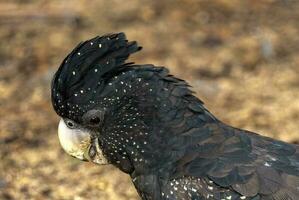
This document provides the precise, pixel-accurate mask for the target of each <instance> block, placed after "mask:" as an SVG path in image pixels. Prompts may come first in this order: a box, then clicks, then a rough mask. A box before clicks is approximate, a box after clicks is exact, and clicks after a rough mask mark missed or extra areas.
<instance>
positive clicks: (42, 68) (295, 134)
mask: <svg viewBox="0 0 299 200" xmlns="http://www.w3.org/2000/svg"><path fill="white" fill-rule="evenodd" d="M298 10H299V1H295V0H250V1H240V0H214V1H210V0H164V1H146V0H140V1H139V0H131V1H122V0H109V1H104V0H99V1H95V0H90V1H83V0H82V1H79V0H78V1H71V0H64V1H60V0H51V1H46V0H39V1H38V0H10V1H3V0H0V106H1V108H0V159H1V161H0V199H1V200H2V199H3V200H11V199H74V200H84V199H103V200H104V199H107V200H108V199H109V200H110V199H111V200H116V199H117V200H124V199H129V200H136V199H138V197H137V194H136V192H135V189H134V188H133V185H132V184H131V182H130V180H129V178H128V177H127V176H126V175H125V174H122V173H121V172H120V171H118V170H117V169H115V168H113V167H111V166H96V165H94V164H91V163H85V162H80V161H77V160H75V159H73V158H71V157H69V156H68V155H67V154H65V153H64V152H63V151H62V149H61V147H60V145H59V142H58V138H57V132H56V130H57V123H58V117H57V116H56V114H55V113H54V111H53V109H52V106H51V102H50V81H51V78H52V76H53V73H54V72H55V71H56V70H57V68H58V66H59V65H60V63H61V62H62V60H63V59H64V57H65V56H66V55H67V53H68V52H69V51H70V50H72V49H73V47H74V46H75V45H76V44H77V43H79V42H80V41H82V40H86V39H89V38H91V37H94V36H96V35H102V34H105V33H110V32H119V31H123V32H125V33H126V34H127V37H128V38H129V39H130V40H137V41H139V43H140V45H142V46H143V47H144V49H143V51H142V52H140V53H138V54H136V55H134V56H133V57H131V58H130V61H135V62H137V63H152V64H155V65H158V66H167V67H168V68H169V69H170V71H171V73H172V74H174V75H176V76H178V77H180V78H183V79H187V80H188V82H189V83H190V84H191V85H192V86H193V87H194V91H196V94H197V96H198V97H199V98H201V99H202V100H203V101H204V102H205V103H206V107H207V108H208V109H209V110H210V111H211V112H212V113H214V114H215V115H216V116H217V117H218V118H219V119H220V120H222V121H224V122H226V123H228V124H231V125H233V126H236V127H239V128H244V129H247V130H251V131H255V132H258V133H260V134H263V135H266V136H271V137H275V138H277V139H281V140H284V141H287V142H296V141H298V140H299V123H298V121H299V23H298V21H299V12H298Z"/></svg>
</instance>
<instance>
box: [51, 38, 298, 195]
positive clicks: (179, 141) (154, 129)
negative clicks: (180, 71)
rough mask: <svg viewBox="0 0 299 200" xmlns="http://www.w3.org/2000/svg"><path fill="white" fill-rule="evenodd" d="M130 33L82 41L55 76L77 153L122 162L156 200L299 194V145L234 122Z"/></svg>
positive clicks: (70, 147)
mask: <svg viewBox="0 0 299 200" xmlns="http://www.w3.org/2000/svg"><path fill="white" fill-rule="evenodd" d="M140 49H141V47H139V46H138V44H137V43H136V42H135V41H133V42H129V41H128V40H127V39H126V36H125V34H124V33H117V34H109V35H105V36H102V37H95V38H93V39H90V40H88V41H85V42H83V43H80V44H79V45H78V46H77V47H76V48H75V49H74V50H73V51H72V52H71V53H70V54H69V55H68V56H67V57H66V58H65V59H64V60H63V62H62V64H61V66H60V67H59V69H58V71H57V72H56V74H55V75H54V78H53V81H52V87H51V90H52V94H51V96H52V104H53V107H54V109H55V111H56V113H57V114H58V115H59V116H60V117H61V120H60V123H59V127H58V135H59V139H60V143H61V145H62V147H63V149H64V150H65V151H66V152H67V153H68V154H70V155H72V156H74V157H76V158H78V159H80V160H86V161H91V162H94V163H97V164H112V165H114V166H116V167H118V168H119V169H120V170H121V171H123V172H125V173H127V174H129V175H130V176H131V179H132V182H133V183H134V185H135V187H136V189H137V191H138V193H139V195H140V197H141V198H142V199H146V200H161V199H170V200H175V199H180V200H189V199H190V200H195V199H198V200H206V199H215V200H235V199H248V200H249V199H250V200H298V199H299V147H298V146H296V145H292V144H288V143H285V142H282V141H277V140H274V139H271V138H268V137H263V136H260V135H258V134H255V133H252V132H249V131H246V130H241V129H237V128H234V127H231V126H229V125H226V124H224V123H223V122H221V121H220V120H218V119H217V118H216V117H215V116H213V115H212V114H211V113H210V112H209V111H208V110H207V109H206V108H205V107H204V105H203V102H202V101H201V100H199V99H198V98H197V97H195V96H194V95H193V92H192V91H191V90H190V86H189V85H188V84H187V83H186V82H185V81H184V80H182V79H179V78H176V77H174V76H172V75H170V74H169V72H168V70H167V69H166V68H164V67H156V66H154V65H151V64H145V65H137V64H134V63H130V62H126V60H127V58H128V57H129V56H130V54H132V53H135V52H137V51H139V50H140Z"/></svg>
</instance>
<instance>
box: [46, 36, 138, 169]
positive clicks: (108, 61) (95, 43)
mask: <svg viewBox="0 0 299 200" xmlns="http://www.w3.org/2000/svg"><path fill="white" fill-rule="evenodd" d="M140 49H141V47H139V46H138V45H137V43H136V42H128V41H127V40H126V37H125V35H124V34H123V33H118V34H110V35H105V36H102V37H95V38H92V39H90V40H88V41H85V42H82V43H80V44H79V45H77V46H76V48H75V49H74V50H73V51H72V52H71V53H70V54H69V55H68V56H67V57H66V58H65V59H64V60H63V62H62V64H61V65H60V67H59V69H58V71H57V72H56V73H55V75H54V77H53V80H52V86H51V98H52V104H53V107H54V110H55V111H56V113H57V114H58V115H59V116H60V117H61V120H60V122H59V126H58V136H59V141H60V144H61V146H62V148H63V149H64V150H65V151H66V152H67V153H68V154H69V155H71V156H73V157H76V158H78V159H80V160H85V161H87V160H88V161H91V162H94V163H97V164H108V163H110V160H109V159H107V156H106V155H104V153H103V150H102V147H101V146H102V145H101V143H103V141H101V140H100V137H101V132H102V129H103V124H104V123H105V120H106V119H105V116H106V115H107V113H108V112H111V109H110V108H109V102H110V101H108V100H107V98H108V96H109V92H110V93H111V91H112V90H111V88H108V89H107V86H109V85H110V84H111V83H108V82H109V81H111V78H112V77H115V75H116V74H117V73H119V72H120V71H121V69H123V68H124V66H125V63H124V62H125V60H126V59H127V58H128V57H129V55H130V54H131V53H134V52H136V51H138V50H140ZM127 65H130V63H129V64H127ZM113 91H114V90H113ZM121 97H122V95H119V96H118V97H117V98H121ZM115 98H116V97H115ZM108 116H109V115H108Z"/></svg>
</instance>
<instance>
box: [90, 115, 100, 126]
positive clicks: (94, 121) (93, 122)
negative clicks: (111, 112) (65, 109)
mask: <svg viewBox="0 0 299 200" xmlns="http://www.w3.org/2000/svg"><path fill="white" fill-rule="evenodd" d="M89 122H90V124H91V125H97V124H99V123H100V122H101V119H100V118H99V117H97V116H95V117H92V118H90V120H89Z"/></svg>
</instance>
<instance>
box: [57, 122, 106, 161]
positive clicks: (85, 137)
mask: <svg viewBox="0 0 299 200" xmlns="http://www.w3.org/2000/svg"><path fill="white" fill-rule="evenodd" d="M58 137H59V141H60V145H61V146H62V148H63V149H64V151H65V152H66V153H68V154H69V155H71V156H73V157H76V158H78V159H79V160H83V161H91V162H94V163H97V164H108V161H107V159H106V158H105V157H104V155H103V152H102V150H101V148H100V147H99V143H98V139H97V138H92V134H91V131H90V130H88V129H78V128H77V129H71V128H69V127H67V125H66V124H65V122H64V120H63V119H61V120H60V122H59V125H58Z"/></svg>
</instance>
